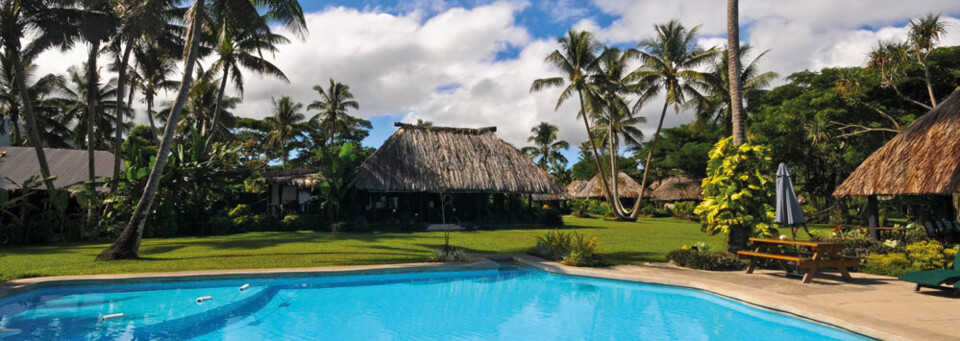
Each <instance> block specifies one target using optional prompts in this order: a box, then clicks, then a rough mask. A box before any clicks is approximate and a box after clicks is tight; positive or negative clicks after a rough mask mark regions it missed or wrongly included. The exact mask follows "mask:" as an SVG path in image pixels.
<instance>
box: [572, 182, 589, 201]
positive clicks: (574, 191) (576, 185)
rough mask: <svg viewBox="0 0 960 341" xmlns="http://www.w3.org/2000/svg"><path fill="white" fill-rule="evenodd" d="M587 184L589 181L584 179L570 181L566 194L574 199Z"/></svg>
mask: <svg viewBox="0 0 960 341" xmlns="http://www.w3.org/2000/svg"><path fill="white" fill-rule="evenodd" d="M588 182H590V181H588V180H584V179H576V180H573V181H571V182H570V184H569V185H567V194H569V195H570V196H571V197H576V196H577V193H580V190H582V189H583V187H584V186H586V185H587V183H588Z"/></svg>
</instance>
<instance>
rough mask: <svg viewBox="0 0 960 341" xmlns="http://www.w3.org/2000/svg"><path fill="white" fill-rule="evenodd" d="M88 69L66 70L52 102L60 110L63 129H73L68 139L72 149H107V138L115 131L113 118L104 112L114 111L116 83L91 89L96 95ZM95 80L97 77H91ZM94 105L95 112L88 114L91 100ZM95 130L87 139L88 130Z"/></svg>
mask: <svg viewBox="0 0 960 341" xmlns="http://www.w3.org/2000/svg"><path fill="white" fill-rule="evenodd" d="M89 71H90V70H89V68H87V67H86V65H79V66H71V67H70V68H68V69H67V76H66V79H65V81H64V82H62V83H61V84H60V86H59V87H58V88H57V90H58V92H59V96H58V97H57V98H56V99H55V101H57V102H58V105H59V106H60V110H61V113H62V118H61V119H62V121H63V122H64V123H65V125H73V126H74V129H73V130H72V132H71V133H70V135H69V136H70V139H71V140H72V141H73V145H74V146H77V147H80V148H87V150H90V149H91V148H92V149H106V148H108V147H109V143H108V142H107V141H110V135H111V132H113V130H114V129H117V127H114V126H113V120H112V117H110V112H108V111H107V108H110V107H115V106H116V103H114V101H115V100H116V97H117V91H116V86H115V83H114V82H112V81H109V82H105V83H101V82H97V83H96V84H95V86H94V89H96V90H95V92H94V93H93V94H88V93H87V91H90V88H89V87H88V86H89V79H90V77H91V76H90V75H89V74H87V72H89ZM93 77H94V78H97V79H100V77H98V76H96V75H94V76H93ZM91 97H93V101H94V102H96V103H97V107H96V108H94V110H90V107H89V105H88V104H89V103H90V98H91ZM91 125H92V126H94V127H96V129H95V130H94V135H93V137H92V138H91V137H90V135H89V131H90V129H89V126H91Z"/></svg>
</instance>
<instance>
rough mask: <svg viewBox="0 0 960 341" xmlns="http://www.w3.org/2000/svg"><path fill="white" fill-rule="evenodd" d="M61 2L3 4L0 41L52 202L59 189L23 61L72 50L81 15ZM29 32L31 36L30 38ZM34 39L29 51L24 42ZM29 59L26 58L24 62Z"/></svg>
mask: <svg viewBox="0 0 960 341" xmlns="http://www.w3.org/2000/svg"><path fill="white" fill-rule="evenodd" d="M62 6H63V3H62V2H60V1H49V0H28V1H24V0H0V40H2V43H3V48H4V53H6V54H7V55H8V56H9V58H10V60H11V61H13V63H12V64H13V65H12V66H13V74H14V83H15V84H16V88H17V91H18V92H19V93H20V103H21V105H22V107H21V109H22V115H23V119H24V124H25V125H26V128H27V140H28V141H29V143H30V144H31V145H33V147H34V150H35V151H36V153H37V160H38V163H39V164H40V165H39V166H40V175H41V176H42V177H43V183H44V186H46V189H47V193H48V194H49V196H50V198H51V200H54V198H56V195H57V188H56V187H55V186H54V185H53V179H52V178H51V177H50V166H49V165H48V164H47V158H46V155H45V154H44V152H43V143H42V142H41V138H40V131H39V128H38V126H37V118H36V116H35V115H34V111H33V103H32V100H31V98H30V94H29V92H28V91H27V89H28V87H27V84H26V83H27V81H26V79H27V75H26V68H25V67H24V62H23V61H24V60H25V59H26V60H30V59H31V56H36V55H38V54H40V53H41V52H43V51H46V50H48V49H50V48H53V47H59V48H60V49H61V50H67V49H69V48H70V47H71V46H72V44H73V41H74V37H75V36H76V34H77V32H76V27H77V26H76V25H75V24H76V23H77V22H79V15H77V13H76V12H74V11H72V10H70V9H69V8H66V7H62ZM27 32H30V35H28V34H27ZM31 37H32V38H33V40H32V41H30V44H29V45H28V47H27V49H26V51H24V50H23V49H22V47H21V40H23V39H28V38H31ZM24 57H26V58H24ZM63 220H64V219H63V217H61V223H65V222H64V221H63Z"/></svg>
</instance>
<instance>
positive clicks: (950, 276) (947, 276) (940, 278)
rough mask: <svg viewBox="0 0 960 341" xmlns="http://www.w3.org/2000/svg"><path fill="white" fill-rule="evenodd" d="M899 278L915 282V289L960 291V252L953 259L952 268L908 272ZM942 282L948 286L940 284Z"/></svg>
mask: <svg viewBox="0 0 960 341" xmlns="http://www.w3.org/2000/svg"><path fill="white" fill-rule="evenodd" d="M900 280H901V281H905V282H910V283H916V284H917V289H916V291H920V288H931V289H940V290H956V291H957V292H958V293H960V253H958V254H957V257H956V258H955V259H954V260H953V269H943V270H927V271H915V272H908V273H905V274H903V276H900ZM943 284H946V285H948V286H941V285H943ZM950 284H953V288H950V287H949V285H950Z"/></svg>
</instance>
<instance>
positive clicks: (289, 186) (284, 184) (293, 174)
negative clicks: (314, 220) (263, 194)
mask: <svg viewBox="0 0 960 341" xmlns="http://www.w3.org/2000/svg"><path fill="white" fill-rule="evenodd" d="M263 179H264V181H265V182H266V183H267V185H268V186H269V190H268V193H270V197H269V198H268V199H267V210H268V211H269V212H270V213H271V214H276V215H281V216H282V215H284V214H286V213H289V212H294V213H303V212H309V211H311V210H312V209H313V208H314V207H310V197H311V195H312V194H313V189H314V188H315V187H316V186H317V185H319V184H320V181H321V180H322V179H323V177H321V176H320V174H319V173H317V172H316V171H313V170H310V169H305V168H299V169H288V170H279V171H270V172H264V173H263Z"/></svg>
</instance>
